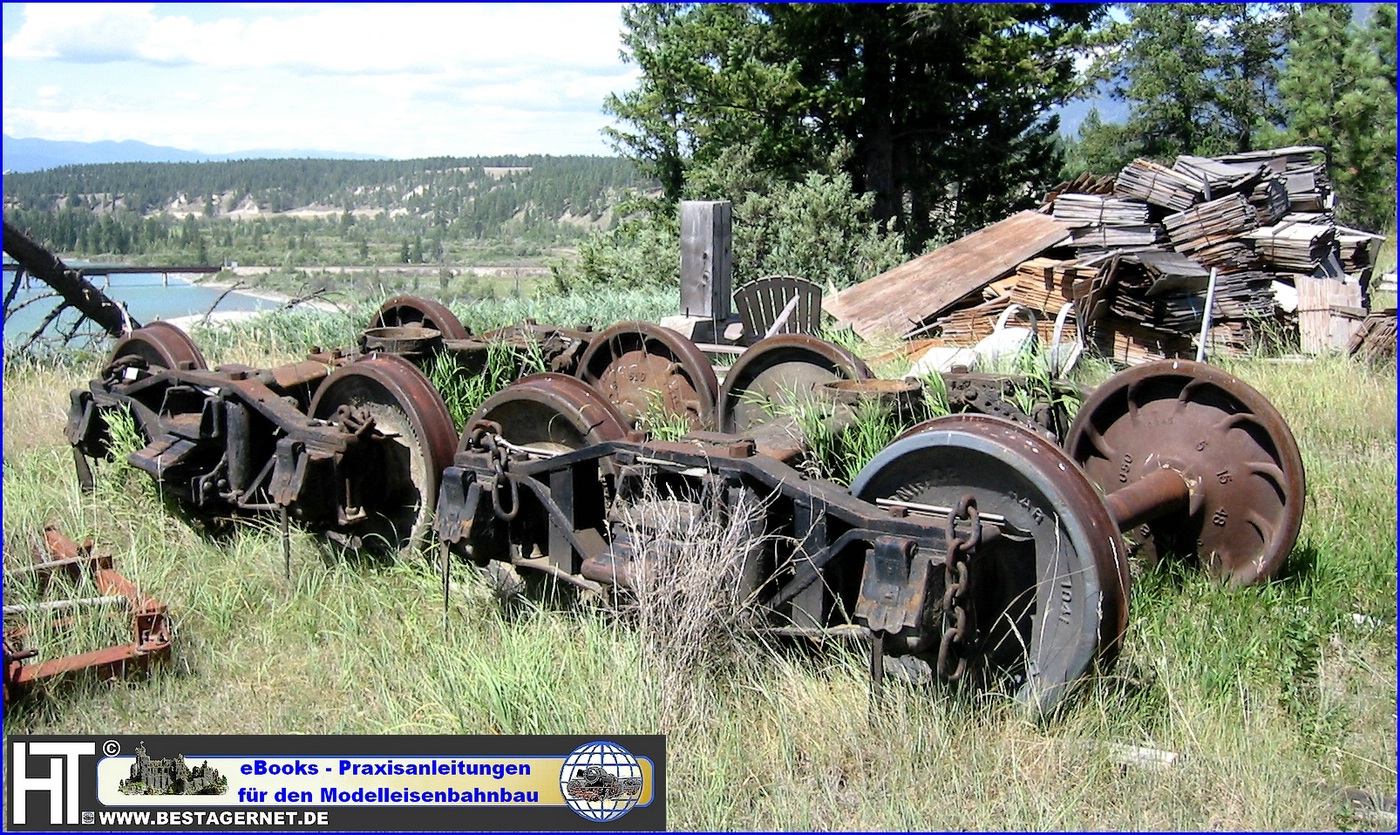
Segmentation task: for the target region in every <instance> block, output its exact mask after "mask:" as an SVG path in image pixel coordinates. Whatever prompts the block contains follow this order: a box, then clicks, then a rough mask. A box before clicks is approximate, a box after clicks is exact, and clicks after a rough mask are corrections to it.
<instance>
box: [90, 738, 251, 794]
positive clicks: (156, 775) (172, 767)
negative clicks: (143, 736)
mask: <svg viewBox="0 0 1400 835" xmlns="http://www.w3.org/2000/svg"><path fill="white" fill-rule="evenodd" d="M117 788H118V789H119V790H120V791H121V792H122V793H123V794H223V793H224V792H226V791H228V778H227V777H222V776H220V775H219V772H218V770H217V769H214V768H211V767H210V766H209V762H208V761H207V760H206V761H205V762H204V763H203V764H201V765H197V766H195V767H194V768H190V767H189V766H188V765H186V764H185V757H184V755H183V754H176V755H175V756H173V757H168V758H166V759H163V760H152V759H151V758H150V757H149V756H147V754H146V746H145V743H142V744H141V745H138V746H136V762H135V763H134V764H133V765H132V766H131V776H130V777H128V778H127V779H125V780H123V781H121V783H120V784H118V786H117Z"/></svg>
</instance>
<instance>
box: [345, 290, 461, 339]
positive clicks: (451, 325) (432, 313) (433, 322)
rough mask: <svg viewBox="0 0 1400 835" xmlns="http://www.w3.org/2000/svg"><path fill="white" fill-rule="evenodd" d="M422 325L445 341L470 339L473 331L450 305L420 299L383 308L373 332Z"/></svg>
mask: <svg viewBox="0 0 1400 835" xmlns="http://www.w3.org/2000/svg"><path fill="white" fill-rule="evenodd" d="M414 325H418V326H420V327H424V328H430V329H432V330H435V331H437V332H438V333H441V334H442V338H443V339H467V338H469V337H470V336H471V330H470V329H468V328H467V326H466V325H463V324H462V322H461V320H459V319H458V318H457V316H456V314H454V313H453V312H452V311H451V310H448V309H447V305H445V304H443V303H442V302H436V301H433V300H432V299H423V298H419V297H417V296H394V297H393V298H392V299H389V300H388V301H386V302H384V304H382V305H380V306H379V311H378V312H377V313H375V314H374V318H372V319H370V320H369V328H370V329H373V328H397V327H411V326H414Z"/></svg>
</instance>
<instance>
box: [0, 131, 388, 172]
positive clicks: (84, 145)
mask: <svg viewBox="0 0 1400 835" xmlns="http://www.w3.org/2000/svg"><path fill="white" fill-rule="evenodd" d="M308 158H309V159H384V157H381V156H375V155H373V154H352V153H346V152H343V151H311V150H253V151H236V152H234V153H231V154H206V153H202V152H200V151H186V150H184V149H181V148H167V147H164V146H160V145H147V144H146V143H145V142H136V141H134V140H129V139H128V140H124V141H121V142H112V141H110V140H107V141H102V142H53V141H50V140H48V139H16V138H14V137H12V136H10V135H8V134H6V135H5V138H4V148H3V154H0V163H2V164H3V166H4V170H5V171H6V172H25V171H42V170H44V169H46V168H57V167H59V166H61V165H91V164H95V163H107V162H222V161H226V160H235V159H308Z"/></svg>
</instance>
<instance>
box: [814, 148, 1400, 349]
mask: <svg viewBox="0 0 1400 835" xmlns="http://www.w3.org/2000/svg"><path fill="white" fill-rule="evenodd" d="M1321 150H1322V149H1320V148H1315V147H1311V146H1294V147H1289V148H1280V149H1277V150H1269V151H1256V152H1250V153H1245V154H1233V155H1229V156H1222V157H1214V158H1208V157H1196V156H1181V157H1179V158H1177V159H1176V161H1175V162H1174V164H1173V165H1171V166H1166V165H1162V164H1160V163H1158V162H1154V161H1151V160H1145V159H1138V160H1134V161H1133V162H1132V163H1130V164H1129V165H1127V166H1125V167H1124V168H1123V170H1122V171H1120V172H1118V174H1117V175H1116V176H1112V177H1108V176H1092V175H1083V176H1080V177H1078V178H1076V179H1074V180H1072V181H1069V182H1065V183H1060V184H1059V185H1057V186H1055V188H1054V189H1052V190H1051V191H1050V192H1049V193H1048V194H1047V195H1046V197H1045V201H1044V203H1043V204H1042V206H1041V209H1040V212H1039V213H1038V214H1039V216H1040V217H1042V218H1043V219H1044V220H1043V222H1036V221H1034V220H1033V218H1034V217H1036V216H1037V213H1032V212H1022V213H1020V214H1018V215H1015V216H1013V217H1012V218H1008V219H1007V220H1004V221H1001V222H999V223H997V224H993V225H992V226H989V227H987V228H986V229H983V230H979V231H978V232H974V233H972V234H971V235H969V236H967V237H965V238H963V239H961V240H959V241H955V242H953V243H952V244H949V245H948V246H946V247H943V248H942V249H939V250H935V251H934V252H931V253H929V254H927V255H924V256H921V257H919V258H917V259H915V260H914V261H911V262H909V263H907V264H905V265H902V266H900V267H896V268H894V269H893V270H890V271H887V272H886V273H883V274H882V275H880V276H877V277H876V278H874V279H871V280H870V281H868V282H866V283H865V284H863V285H858V286H857V287H854V288H851V289H849V290H846V291H842V293H841V294H838V295H837V296H835V297H831V298H828V299H827V300H826V303H825V304H826V307H827V310H828V311H829V312H831V313H833V314H834V315H835V316H836V317H837V318H838V319H843V320H845V321H847V322H849V323H850V324H851V325H852V326H853V327H854V328H855V329H856V331H857V332H858V333H861V334H862V335H865V336H870V335H871V334H872V333H873V332H874V331H875V330H877V329H879V328H885V329H888V330H894V331H895V332H896V333H898V334H900V335H902V336H905V337H911V336H919V337H934V338H938V339H941V340H942V341H943V342H944V343H945V344H948V345H961V346H971V345H974V344H975V343H976V342H977V341H978V340H980V339H983V338H985V337H986V336H988V335H989V334H991V333H992V330H993V328H994V326H995V322H996V320H997V317H998V316H1000V315H1001V314H1002V313H1003V312H1004V311H1006V310H1007V309H1008V307H1009V306H1011V305H1018V306H1020V307H1022V308H1025V309H1027V310H1029V311H1031V312H1032V313H1033V315H1034V316H1035V318H1036V319H1037V330H1038V331H1039V333H1040V335H1041V337H1042V340H1043V341H1044V342H1048V341H1049V339H1050V336H1051V331H1052V329H1053V327H1054V324H1053V323H1054V321H1055V318H1056V315H1057V314H1058V313H1060V311H1061V309H1062V308H1065V307H1066V305H1069V306H1070V307H1071V309H1072V310H1073V313H1074V316H1073V317H1072V319H1071V323H1070V327H1069V328H1068V329H1067V332H1070V333H1077V334H1078V338H1081V339H1082V340H1083V341H1085V342H1086V343H1088V344H1090V345H1092V346H1094V347H1097V348H1098V350H1099V351H1100V352H1101V353H1102V354H1103V355H1105V356H1107V357H1110V358H1112V359H1114V360H1117V361H1120V362H1125V363H1136V362H1143V361H1147V360H1152V359H1159V358H1164V357H1180V356H1194V355H1195V352H1196V348H1197V343H1198V342H1199V340H1200V339H1201V333H1202V331H1203V328H1204V330H1205V333H1206V334H1207V336H1206V339H1207V340H1208V344H1207V351H1208V353H1210V352H1216V353H1218V352H1221V351H1225V352H1230V351H1249V350H1253V349H1254V348H1256V347H1257V342H1258V340H1259V339H1261V338H1263V337H1264V335H1265V334H1268V335H1269V338H1271V339H1277V338H1279V335H1280V334H1283V337H1284V338H1288V335H1289V334H1290V333H1295V332H1296V333H1297V334H1298V339H1299V342H1300V345H1301V347H1302V349H1303V350H1305V351H1310V352H1315V351H1325V350H1348V347H1349V345H1350V343H1351V340H1352V339H1353V338H1354V337H1355V335H1356V334H1357V333H1358V332H1359V331H1360V329H1361V328H1362V327H1363V323H1364V322H1365V321H1366V310H1365V307H1364V298H1365V293H1366V291H1367V287H1368V282H1369V280H1370V271H1371V268H1372V264H1373V263H1374V260H1375V257H1376V255H1377V254H1378V250H1379V243H1380V240H1381V237H1380V236H1378V235H1374V234H1372V233H1370V232H1366V231H1363V230H1358V229H1350V228H1348V227H1344V226H1339V225H1337V223H1336V221H1335V219H1334V217H1333V216H1332V212H1331V210H1332V205H1333V197H1332V193H1331V188H1330V185H1329V184H1328V182H1327V179H1326V177H1325V175H1324V173H1323V168H1322V165H1321V162H1320V154H1321ZM1046 216H1048V217H1046ZM1212 284H1213V288H1212V286H1211V285H1212ZM1377 284H1378V285H1379V281H1378V282H1377ZM1212 290H1213V292H1212ZM1372 292H1374V288H1373V289H1372ZM1208 296H1209V297H1210V298H1211V299H1212V302H1211V305H1210V310H1207V309H1206V304H1207V301H1206V300H1207V297H1208ZM1207 317H1209V323H1208V324H1209V327H1206V325H1207V322H1206V321H1205V319H1206V318H1207ZM1017 324H1018V325H1022V324H1024V323H1023V322H1017Z"/></svg>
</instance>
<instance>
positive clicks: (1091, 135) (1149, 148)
mask: <svg viewBox="0 0 1400 835" xmlns="http://www.w3.org/2000/svg"><path fill="white" fill-rule="evenodd" d="M1124 8H1125V12H1126V15H1127V19H1126V20H1125V21H1122V22H1118V23H1115V24H1113V25H1111V26H1109V27H1107V28H1106V29H1105V30H1104V32H1103V33H1102V34H1101V35H1100V36H1099V37H1098V43H1097V46H1098V48H1099V49H1100V51H1101V57H1100V59H1099V61H1098V63H1097V65H1096V66H1095V69H1094V75H1093V77H1094V78H1095V79H1099V80H1102V81H1103V82H1104V84H1105V85H1106V89H1107V90H1108V92H1109V94H1110V95H1112V96H1113V97H1114V98H1116V99H1119V100H1120V101H1125V102H1127V103H1128V105H1129V108H1130V111H1129V116H1128V121H1127V124H1126V125H1122V126H1118V125H1105V124H1104V123H1102V122H1101V121H1097V120H1095V121H1093V122H1091V121H1089V120H1086V122H1085V124H1084V125H1083V126H1081V128H1080V132H1079V136H1080V138H1081V140H1082V141H1083V142H1085V143H1086V144H1088V145H1089V147H1090V149H1091V150H1090V152H1089V156H1090V157H1091V158H1092V159H1094V160H1095V161H1096V163H1097V164H1098V165H1099V166H1102V168H1103V169H1105V170H1113V169H1115V168H1118V167H1121V165H1122V164H1124V163H1126V162H1128V161H1131V159H1132V158H1133V157H1136V156H1144V157H1150V158H1154V159H1158V160H1171V159H1173V158H1174V157H1176V156H1178V155H1180V154H1202V155H1213V154H1222V153H1230V152H1236V151H1247V150H1250V149H1252V148H1254V147H1256V138H1257V137H1260V136H1263V135H1267V134H1269V133H1270V132H1271V131H1274V130H1277V129H1278V128H1279V127H1281V126H1282V123H1283V111H1282V108H1281V106H1280V102H1279V94H1278V89H1277V87H1278V67H1279V65H1280V63H1281V61H1282V59H1283V56H1284V52H1285V49H1286V44H1287V37H1288V33H1289V32H1290V30H1291V26H1292V20H1293V17H1294V11H1293V9H1292V7H1291V6H1289V5H1286V4H1278V3H1170V4H1165V3H1164V4H1155V3H1143V4H1133V5H1129V6H1126V7H1124ZM1110 163H1111V164H1110Z"/></svg>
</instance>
